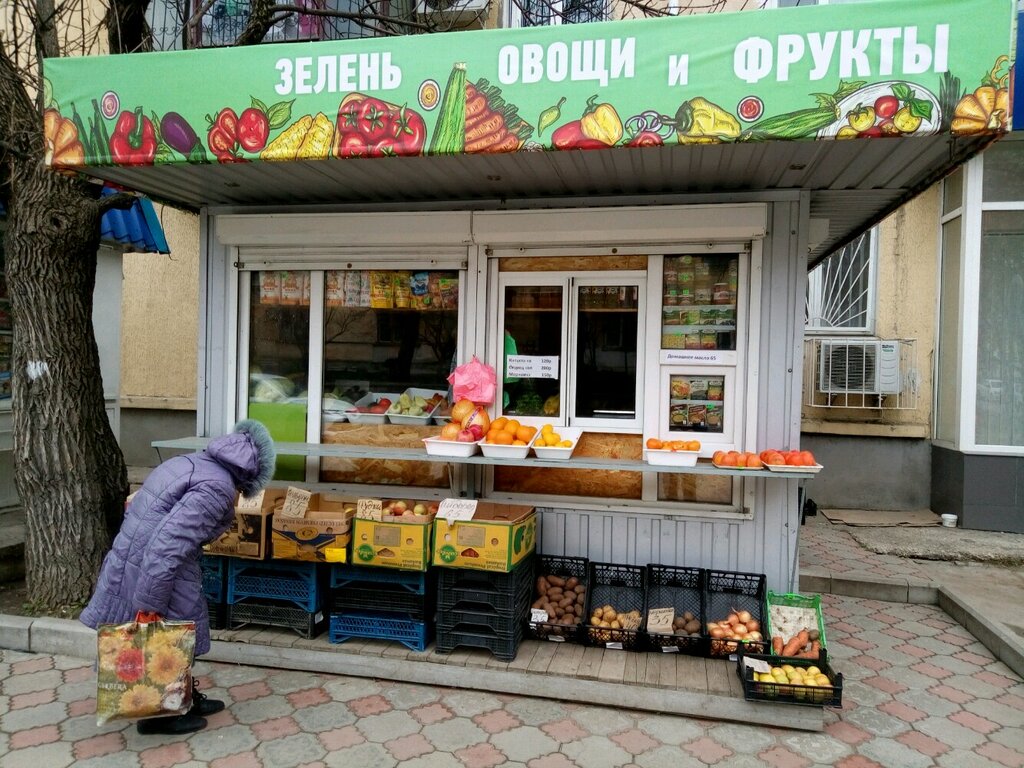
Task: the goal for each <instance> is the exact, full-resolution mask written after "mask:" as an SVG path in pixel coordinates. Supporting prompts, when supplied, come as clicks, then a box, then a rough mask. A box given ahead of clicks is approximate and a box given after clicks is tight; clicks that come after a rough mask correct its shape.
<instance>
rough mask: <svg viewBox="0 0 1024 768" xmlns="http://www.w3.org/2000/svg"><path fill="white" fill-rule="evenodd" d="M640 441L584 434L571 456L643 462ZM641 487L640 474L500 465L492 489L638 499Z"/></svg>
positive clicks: (624, 436) (635, 436)
mask: <svg viewBox="0 0 1024 768" xmlns="http://www.w3.org/2000/svg"><path fill="white" fill-rule="evenodd" d="M641 441H642V438H641V436H640V435H613V434H606V433H599V432H584V433H583V437H582V438H581V439H580V443H579V445H578V446H576V450H575V451H574V452H573V456H588V457H599V458H607V459H625V460H627V461H640V460H641V459H643V447H642V442H641ZM642 485H643V477H642V475H641V473H640V472H621V471H606V472H594V471H592V470H587V469H537V468H536V467H501V466H498V467H495V471H494V488H495V490H497V491H507V492H515V493H536V494H560V495H565V496H597V497H605V498H610V499H639V498H640V494H641V490H642Z"/></svg>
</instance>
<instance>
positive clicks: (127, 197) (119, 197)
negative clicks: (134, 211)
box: [97, 192, 139, 216]
mask: <svg viewBox="0 0 1024 768" xmlns="http://www.w3.org/2000/svg"><path fill="white" fill-rule="evenodd" d="M138 199H139V198H138V197H136V196H135V195H133V194H132V193H131V192H117V193H115V194H113V195H106V196H104V197H101V198H100V199H99V200H98V201H97V205H98V206H99V208H100V215H101V216H102V215H103V214H104V213H106V212H107V211H109V210H111V209H116V210H119V211H127V210H128V209H129V208H131V207H132V206H133V205H135V202H136V201H137V200H138Z"/></svg>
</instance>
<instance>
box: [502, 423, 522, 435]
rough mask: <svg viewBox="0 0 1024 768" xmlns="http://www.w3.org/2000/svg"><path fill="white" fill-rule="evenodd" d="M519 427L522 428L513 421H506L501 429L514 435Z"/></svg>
mask: <svg viewBox="0 0 1024 768" xmlns="http://www.w3.org/2000/svg"><path fill="white" fill-rule="evenodd" d="M521 426H522V424H520V423H519V422H518V421H516V420H515V419H509V420H508V421H506V422H505V426H504V427H502V429H504V430H505V431H506V432H508V433H510V434H513V435H514V434H515V433H516V432H518V431H519V427H521Z"/></svg>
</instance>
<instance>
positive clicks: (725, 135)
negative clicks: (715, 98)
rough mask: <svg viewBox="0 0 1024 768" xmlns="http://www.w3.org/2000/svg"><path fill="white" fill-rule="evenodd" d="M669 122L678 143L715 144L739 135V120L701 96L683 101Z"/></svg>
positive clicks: (731, 139)
mask: <svg viewBox="0 0 1024 768" xmlns="http://www.w3.org/2000/svg"><path fill="white" fill-rule="evenodd" d="M671 124H673V125H675V127H676V138H677V139H678V141H679V143H680V144H716V143H718V142H721V141H734V140H735V139H736V138H737V137H738V136H739V135H740V123H739V120H737V119H736V118H735V117H733V115H731V114H730V113H729V112H727V111H726V110H724V109H723V108H722V107H720V106H718V105H717V104H714V103H712V102H710V101H708V100H707V99H705V98H703V97H702V96H697V97H696V98H693V99H690V100H689V101H684V102H683V103H682V104H681V105H680V106H679V109H677V110H676V117H675V120H674V121H672V122H671Z"/></svg>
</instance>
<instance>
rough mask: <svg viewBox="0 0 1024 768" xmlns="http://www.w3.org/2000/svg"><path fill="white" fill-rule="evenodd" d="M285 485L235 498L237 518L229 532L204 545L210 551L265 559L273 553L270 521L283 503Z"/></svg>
mask: <svg viewBox="0 0 1024 768" xmlns="http://www.w3.org/2000/svg"><path fill="white" fill-rule="evenodd" d="M285 493H286V492H285V489H284V488H267V489H266V490H265V491H262V493H261V494H260V495H258V496H255V497H254V498H252V499H246V498H244V497H243V496H241V495H239V496H238V497H237V498H236V499H235V521H234V522H233V523H232V524H231V527H230V528H229V529H228V531H227V533H225V534H224V535H223V536H221V537H220V538H219V539H214V540H213V541H211V542H210V543H209V544H207V545H206V546H204V547H203V550H204V551H205V552H207V553H209V554H211V555H229V556H231V557H242V558H246V559H248V560H263V559H265V558H266V557H267V556H268V555H269V553H270V521H271V520H272V519H273V516H274V509H275V508H276V509H280V508H281V505H282V504H283V503H284V497H285Z"/></svg>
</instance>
